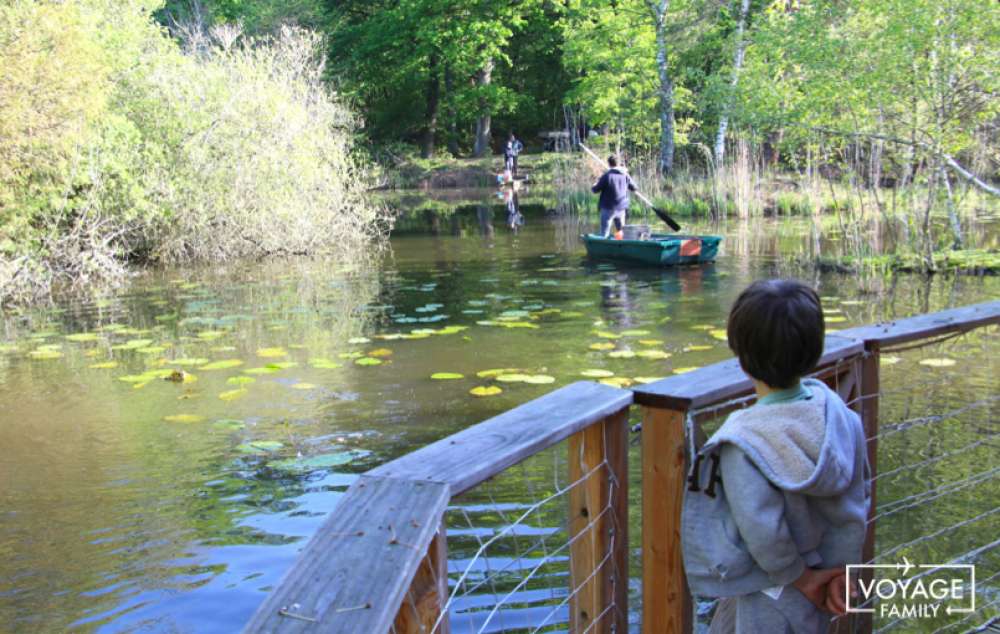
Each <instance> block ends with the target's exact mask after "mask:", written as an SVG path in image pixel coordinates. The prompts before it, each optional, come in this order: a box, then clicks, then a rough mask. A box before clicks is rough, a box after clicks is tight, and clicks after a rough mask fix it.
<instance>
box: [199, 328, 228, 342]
mask: <svg viewBox="0 0 1000 634" xmlns="http://www.w3.org/2000/svg"><path fill="white" fill-rule="evenodd" d="M225 334H226V331H225V330H202V331H201V332H199V333H198V334H197V335H195V336H196V337H198V338H199V339H201V340H203V341H215V340H216V339H218V338H219V337H222V336H224V335H225Z"/></svg>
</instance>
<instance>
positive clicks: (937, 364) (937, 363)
mask: <svg viewBox="0 0 1000 634" xmlns="http://www.w3.org/2000/svg"><path fill="white" fill-rule="evenodd" d="M955 363H956V361H955V360H954V359H947V358H940V359H921V360H920V365H926V366H928V367H931V368H950V367H951V366H953V365H955Z"/></svg>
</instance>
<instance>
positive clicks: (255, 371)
mask: <svg viewBox="0 0 1000 634" xmlns="http://www.w3.org/2000/svg"><path fill="white" fill-rule="evenodd" d="M278 372H281V368H275V367H271V366H269V365H268V366H264V367H262V368H248V369H246V370H243V374H277V373H278Z"/></svg>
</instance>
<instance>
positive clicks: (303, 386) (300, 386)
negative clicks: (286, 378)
mask: <svg viewBox="0 0 1000 634" xmlns="http://www.w3.org/2000/svg"><path fill="white" fill-rule="evenodd" d="M317 387H318V386H317V385H316V384H314V383H296V384H294V385H292V386H291V388H292V389H293V390H315V389H316V388H317Z"/></svg>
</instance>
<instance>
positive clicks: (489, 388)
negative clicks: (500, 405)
mask: <svg viewBox="0 0 1000 634" xmlns="http://www.w3.org/2000/svg"><path fill="white" fill-rule="evenodd" d="M501 393H503V390H502V389H500V388H498V387H497V386H495V385H481V386H479V387H474V388H472V389H471V390H469V394H471V395H473V396H496V395H497V394H501Z"/></svg>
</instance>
